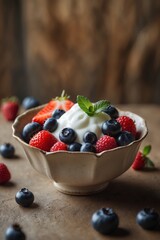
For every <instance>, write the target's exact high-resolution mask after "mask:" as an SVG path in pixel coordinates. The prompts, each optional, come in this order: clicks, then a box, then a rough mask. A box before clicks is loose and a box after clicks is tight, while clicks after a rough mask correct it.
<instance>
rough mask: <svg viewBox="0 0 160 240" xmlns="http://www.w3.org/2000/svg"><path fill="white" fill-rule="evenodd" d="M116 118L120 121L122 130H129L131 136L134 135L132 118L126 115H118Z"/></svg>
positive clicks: (134, 126) (134, 129)
mask: <svg viewBox="0 0 160 240" xmlns="http://www.w3.org/2000/svg"><path fill="white" fill-rule="evenodd" d="M116 120H117V121H118V122H119V123H120V125H121V127H122V131H128V132H131V133H132V134H133V136H136V125H135V123H134V121H133V119H132V118H130V117H128V116H120V117H118V118H117V119H116Z"/></svg>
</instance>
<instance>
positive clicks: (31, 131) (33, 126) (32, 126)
mask: <svg viewBox="0 0 160 240" xmlns="http://www.w3.org/2000/svg"><path fill="white" fill-rule="evenodd" d="M41 130H42V125H41V124H39V123H37V122H31V123H28V124H27V125H25V126H24V128H23V130H22V138H23V140H24V141H25V142H27V143H29V141H30V139H31V138H32V137H33V136H34V135H35V134H36V133H38V132H39V131H41Z"/></svg>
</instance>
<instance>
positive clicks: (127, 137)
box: [116, 131, 135, 146]
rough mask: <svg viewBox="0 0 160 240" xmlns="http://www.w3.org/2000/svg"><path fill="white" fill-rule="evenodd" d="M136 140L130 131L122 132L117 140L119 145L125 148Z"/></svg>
mask: <svg viewBox="0 0 160 240" xmlns="http://www.w3.org/2000/svg"><path fill="white" fill-rule="evenodd" d="M134 140H135V137H134V136H133V134H132V133H130V132H128V131H122V132H121V133H120V134H119V135H118V136H117V138H116V141H117V144H118V145H119V146H125V145H128V144H130V143H131V142H133V141H134Z"/></svg>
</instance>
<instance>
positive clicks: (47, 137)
mask: <svg viewBox="0 0 160 240" xmlns="http://www.w3.org/2000/svg"><path fill="white" fill-rule="evenodd" d="M57 141H58V140H57V139H56V138H55V137H54V136H53V135H52V134H51V133H50V132H48V131H46V130H41V131H39V132H38V133H37V134H35V135H34V136H33V137H32V138H31V140H30V141H29V145H30V146H33V147H36V148H39V149H41V150H44V151H46V152H49V151H50V148H51V147H52V146H53V145H54V144H55V143H56V142H57Z"/></svg>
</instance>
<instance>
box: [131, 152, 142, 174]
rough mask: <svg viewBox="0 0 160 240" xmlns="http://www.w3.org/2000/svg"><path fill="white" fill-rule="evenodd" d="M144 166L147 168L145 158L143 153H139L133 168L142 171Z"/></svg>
mask: <svg viewBox="0 0 160 240" xmlns="http://www.w3.org/2000/svg"><path fill="white" fill-rule="evenodd" d="M144 166H145V159H144V156H143V154H142V153H141V152H138V153H137V155H136V157H135V160H134V162H133V164H132V168H133V169H135V170H141V169H142V168H144Z"/></svg>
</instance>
